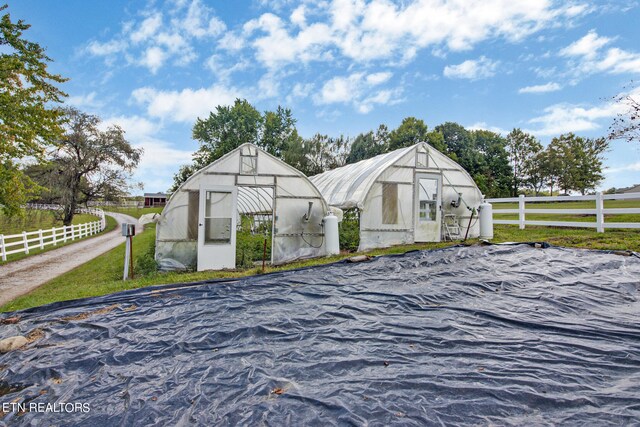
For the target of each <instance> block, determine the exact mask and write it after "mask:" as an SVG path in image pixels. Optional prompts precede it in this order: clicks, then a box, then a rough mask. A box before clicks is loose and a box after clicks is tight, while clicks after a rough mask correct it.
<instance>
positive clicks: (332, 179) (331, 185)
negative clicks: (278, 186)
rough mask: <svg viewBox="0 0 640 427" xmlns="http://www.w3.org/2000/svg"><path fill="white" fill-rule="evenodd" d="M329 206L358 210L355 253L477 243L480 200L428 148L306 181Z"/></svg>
mask: <svg viewBox="0 0 640 427" xmlns="http://www.w3.org/2000/svg"><path fill="white" fill-rule="evenodd" d="M309 179H310V180H311V182H313V183H314V184H315V185H316V187H317V188H318V190H320V193H322V195H323V196H324V198H325V200H326V201H327V203H328V204H329V205H330V206H334V207H337V208H340V209H342V210H349V209H356V210H357V213H358V215H359V227H360V245H359V250H367V249H372V248H378V247H386V246H391V245H398V244H407V243H414V242H439V241H441V240H442V239H451V240H456V239H459V238H464V235H465V233H466V231H467V227H468V226H469V222H470V221H471V226H470V227H469V237H477V236H478V234H479V228H480V227H479V224H478V221H477V220H476V219H477V216H474V219H473V220H472V218H471V216H472V211H473V210H474V209H477V208H478V206H479V205H480V203H481V202H482V194H481V193H480V190H479V189H478V187H477V186H476V184H475V182H474V181H473V179H472V178H471V176H469V174H468V173H467V172H466V171H465V170H464V169H463V168H462V167H461V166H460V165H459V164H457V163H456V162H455V161H453V160H451V159H450V158H449V157H447V156H446V155H444V154H442V153H441V152H439V151H438V150H436V149H435V148H433V147H431V146H430V145H428V144H426V143H424V142H420V143H418V144H416V145H413V146H411V147H406V148H401V149H398V150H395V151H392V152H390V153H385V154H381V155H379V156H376V157H373V158H370V159H366V160H362V161H360V162H358V163H353V164H349V165H346V166H342V167H340V168H337V169H333V170H330V171H327V172H324V173H321V174H319V175H315V176H312V177H310V178H309Z"/></svg>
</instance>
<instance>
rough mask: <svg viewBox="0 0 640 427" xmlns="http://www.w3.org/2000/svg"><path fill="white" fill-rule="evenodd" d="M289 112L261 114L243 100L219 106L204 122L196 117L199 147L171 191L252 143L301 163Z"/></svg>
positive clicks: (194, 137) (293, 125)
mask: <svg viewBox="0 0 640 427" xmlns="http://www.w3.org/2000/svg"><path fill="white" fill-rule="evenodd" d="M295 124H296V120H295V119H294V118H293V116H292V114H291V110H290V109H288V108H283V107H280V106H278V108H276V110H275V111H265V112H264V113H260V112H259V111H258V110H257V109H256V108H255V107H254V106H253V105H251V104H250V103H249V102H248V101H247V100H246V99H236V100H235V102H234V103H233V105H219V106H217V107H216V108H215V111H212V112H211V113H209V117H207V118H206V119H201V118H198V119H197V120H196V123H195V124H194V126H193V139H195V140H197V141H199V143H200V147H199V148H198V150H197V151H196V152H195V153H194V154H193V164H191V165H183V166H181V167H180V170H179V171H178V173H176V174H175V175H174V176H173V185H172V187H171V191H174V190H175V189H177V188H178V187H179V186H180V185H181V184H182V183H183V182H184V181H186V180H187V178H189V176H191V174H192V173H193V172H195V171H196V170H198V169H200V168H203V167H205V166H206V165H208V164H210V163H212V162H214V161H216V160H217V159H219V158H220V157H222V156H224V155H225V154H227V153H228V152H230V151H233V150H234V149H236V148H238V147H239V146H240V145H242V144H245V143H251V144H255V145H257V146H259V147H261V148H263V149H264V150H265V151H267V152H268V153H269V154H272V155H274V156H277V157H281V158H289V159H290V161H292V162H294V163H296V162H298V163H301V162H302V163H303V160H302V157H300V156H298V154H296V153H297V151H298V150H299V149H300V148H301V147H302V143H301V141H300V136H299V135H298V131H297V130H296V126H295Z"/></svg>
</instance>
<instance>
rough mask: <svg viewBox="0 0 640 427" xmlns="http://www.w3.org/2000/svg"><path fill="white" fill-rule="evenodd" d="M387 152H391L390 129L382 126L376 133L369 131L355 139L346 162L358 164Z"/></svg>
mask: <svg viewBox="0 0 640 427" xmlns="http://www.w3.org/2000/svg"><path fill="white" fill-rule="evenodd" d="M387 151H389V129H388V128H387V126H386V125H380V126H378V130H377V131H376V132H375V133H374V132H373V131H369V132H367V133H361V134H359V135H358V136H356V137H355V139H354V140H353V142H352V143H351V148H350V150H349V155H348V156H347V160H346V162H347V163H356V162H359V161H361V160H365V159H370V158H371V157H375V156H377V155H379V154H383V153H386V152H387Z"/></svg>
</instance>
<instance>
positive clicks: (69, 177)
mask: <svg viewBox="0 0 640 427" xmlns="http://www.w3.org/2000/svg"><path fill="white" fill-rule="evenodd" d="M62 112H63V113H64V115H65V118H66V124H65V133H64V135H63V136H62V138H60V139H59V140H58V141H57V143H56V149H55V151H53V152H52V153H51V155H50V156H49V157H48V163H47V164H45V165H41V166H39V167H36V168H32V169H31V174H32V177H33V178H34V179H35V180H37V182H38V183H39V184H41V185H42V186H46V187H47V188H48V189H49V190H48V191H47V192H45V193H44V195H43V197H45V198H49V200H50V201H53V202H56V203H60V204H61V205H63V208H64V209H63V218H62V220H63V223H64V224H65V225H70V224H71V221H72V220H73V216H74V213H75V210H76V208H77V207H78V206H79V205H80V204H81V203H85V202H88V201H90V200H96V199H107V200H113V199H116V198H118V197H121V196H124V195H125V194H126V193H127V190H129V189H130V184H129V180H130V178H131V174H132V172H133V170H134V169H135V168H136V167H137V165H138V163H139V162H140V157H141V155H142V149H138V148H134V147H132V146H131V144H129V142H128V141H127V140H126V139H125V137H124V131H123V130H122V129H121V128H120V127H119V126H115V125H114V126H110V127H108V128H107V129H106V130H100V123H101V121H100V118H99V117H97V116H93V115H90V114H86V113H83V112H81V111H79V110H77V109H75V108H65V109H63V110H62Z"/></svg>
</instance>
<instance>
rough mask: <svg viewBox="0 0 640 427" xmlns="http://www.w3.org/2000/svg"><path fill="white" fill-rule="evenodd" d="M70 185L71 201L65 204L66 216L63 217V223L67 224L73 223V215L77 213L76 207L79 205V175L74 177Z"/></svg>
mask: <svg viewBox="0 0 640 427" xmlns="http://www.w3.org/2000/svg"><path fill="white" fill-rule="evenodd" d="M69 187H70V188H69V190H70V195H69V201H68V202H67V204H66V205H65V206H64V218H63V219H62V223H63V224H64V225H67V226H69V225H71V222H72V221H73V215H74V214H75V213H76V208H77V207H78V187H80V176H79V175H76V176H74V177H73V180H72V181H71V182H70V185H69Z"/></svg>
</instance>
